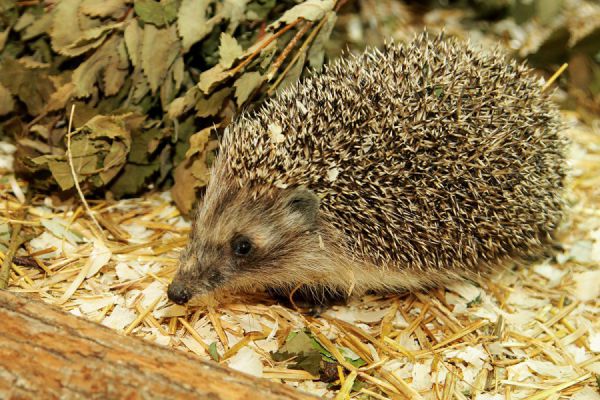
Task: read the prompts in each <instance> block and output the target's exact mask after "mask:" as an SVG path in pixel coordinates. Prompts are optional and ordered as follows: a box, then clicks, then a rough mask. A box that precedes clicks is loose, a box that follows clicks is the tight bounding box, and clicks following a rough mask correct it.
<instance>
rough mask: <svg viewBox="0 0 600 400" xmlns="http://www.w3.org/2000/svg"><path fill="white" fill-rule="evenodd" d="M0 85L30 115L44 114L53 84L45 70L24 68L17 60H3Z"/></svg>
mask: <svg viewBox="0 0 600 400" xmlns="http://www.w3.org/2000/svg"><path fill="white" fill-rule="evenodd" d="M0 70H1V71H2V73H1V74H0V84H2V85H3V86H4V87H5V88H6V89H8V90H9V91H10V93H11V94H12V95H13V96H16V97H18V98H19V100H21V101H22V102H23V103H25V105H26V106H27V110H28V112H29V113H30V114H31V115H39V114H41V113H42V112H44V109H45V105H46V103H47V102H48V99H49V98H50V96H51V95H52V93H53V92H54V84H53V83H52V80H50V79H49V77H48V72H47V71H46V70H45V69H39V68H26V67H24V65H23V64H21V63H20V62H19V61H17V60H13V59H10V58H5V59H4V60H3V61H2V63H0Z"/></svg>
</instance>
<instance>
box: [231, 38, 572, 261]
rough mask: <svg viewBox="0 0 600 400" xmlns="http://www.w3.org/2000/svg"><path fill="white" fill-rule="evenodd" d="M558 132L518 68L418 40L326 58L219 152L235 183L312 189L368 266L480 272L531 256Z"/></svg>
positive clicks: (551, 210) (551, 184) (544, 233)
mask: <svg viewBox="0 0 600 400" xmlns="http://www.w3.org/2000/svg"><path fill="white" fill-rule="evenodd" d="M559 126H560V123H559V117H558V113H557V111H556V109H555V107H554V106H553V105H552V104H551V103H550V101H549V99H548V96H547V95H544V94H543V93H542V91H541V84H540V82H538V81H537V80H536V79H535V77H533V76H532V75H531V71H530V70H529V69H528V68H526V67H524V66H522V65H518V64H516V63H515V62H514V61H506V60H505V59H504V58H503V57H502V56H501V55H499V54H495V53H482V52H477V51H474V50H472V49H470V48H468V47H467V46H466V45H464V44H462V43H458V42H455V41H454V40H448V39H442V38H441V37H437V38H435V39H432V40H431V39H429V38H428V37H427V35H426V34H423V35H420V36H419V37H417V38H416V39H415V40H414V41H413V42H412V43H410V44H409V45H405V46H398V45H388V46H387V47H386V48H385V49H384V50H383V51H377V50H374V51H370V52H366V53H364V54H363V55H361V56H358V57H356V58H350V59H348V60H340V61H338V62H335V63H333V64H331V65H330V66H328V67H326V68H325V72H324V73H323V74H322V75H319V76H315V77H311V78H308V79H306V80H305V81H303V82H301V83H300V84H299V85H297V86H295V87H294V88H292V89H290V90H288V91H286V92H285V93H284V94H282V95H281V96H280V97H279V98H277V99H275V100H273V101H270V102H268V103H267V104H266V105H265V106H264V107H263V108H262V109H261V110H260V111H258V112H257V113H255V114H252V115H247V116H243V117H241V118H240V119H238V120H237V122H236V123H234V125H233V126H232V127H231V128H230V129H231V131H230V132H229V134H228V135H227V136H226V140H225V142H224V146H225V154H226V160H227V162H226V163H227V166H228V168H229V169H230V170H231V172H232V173H233V174H234V175H235V177H236V178H237V179H239V180H240V181H243V182H245V183H246V184H261V185H262V184H269V185H276V186H279V187H285V186H295V185H305V186H307V187H308V188H310V189H312V190H314V191H315V192H317V193H318V194H319V195H320V196H321V197H322V210H323V216H324V218H325V219H326V221H328V222H329V223H331V224H333V225H334V226H336V227H337V228H339V229H340V230H342V231H343V232H345V234H346V236H347V240H348V246H349V247H350V248H351V249H352V250H353V251H355V252H356V254H360V255H364V257H365V258H366V259H368V260H370V261H372V262H374V263H375V264H378V265H380V264H381V265H396V266H397V267H398V268H406V267H409V268H418V269H428V268H434V269H443V268H448V269H469V270H478V269H479V268H481V267H482V266H485V265H488V264H495V263H496V262H497V261H498V260H499V259H501V258H505V257H508V256H525V255H531V254H532V253H535V252H536V251H538V250H539V249H540V248H541V247H542V245H543V243H544V241H546V239H547V238H548V235H549V234H550V233H551V232H552V231H553V230H554V229H555V227H556V226H557V224H558V223H559V220H560V215H561V213H560V209H561V205H562V200H561V189H562V182H563V176H564V173H563V163H564V157H563V147H564V144H563V140H562V139H561V138H560V136H559V134H558V131H559Z"/></svg>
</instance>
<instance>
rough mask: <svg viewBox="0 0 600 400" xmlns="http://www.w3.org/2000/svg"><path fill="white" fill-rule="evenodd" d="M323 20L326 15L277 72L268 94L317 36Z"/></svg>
mask: <svg viewBox="0 0 600 400" xmlns="http://www.w3.org/2000/svg"><path fill="white" fill-rule="evenodd" d="M325 21H327V17H326V16H325V17H323V18H322V19H321V21H319V24H318V25H317V26H316V27H315V29H313V30H312V32H310V35H308V37H307V38H306V40H305V41H304V43H302V46H300V49H298V51H297V52H296V54H294V58H292V60H291V61H290V62H289V64H288V65H287V66H286V67H285V69H284V70H283V72H282V73H281V74H279V76H278V77H277V80H276V81H275V82H274V83H273V85H271V87H270V88H269V90H268V91H267V94H268V95H271V94H272V93H273V92H274V91H275V90H276V89H277V87H278V86H279V84H280V83H281V81H283V78H285V76H286V75H287V74H288V72H290V69H292V67H293V66H294V64H296V62H298V59H299V58H300V55H302V54H303V53H304V52H305V51H306V48H307V47H308V46H309V45H310V43H311V42H312V41H313V40H314V38H315V37H316V36H317V34H318V33H319V31H320V30H321V28H322V27H323V25H325Z"/></svg>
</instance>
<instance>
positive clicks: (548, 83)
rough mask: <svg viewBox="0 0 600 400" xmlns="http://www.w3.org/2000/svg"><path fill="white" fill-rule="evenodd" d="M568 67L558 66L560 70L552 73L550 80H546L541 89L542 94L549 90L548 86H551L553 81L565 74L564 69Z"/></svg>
mask: <svg viewBox="0 0 600 400" xmlns="http://www.w3.org/2000/svg"><path fill="white" fill-rule="evenodd" d="M568 66H569V64H567V63H564V64H563V65H561V66H560V68H559V69H558V70H557V71H556V72H555V73H554V75H552V76H551V77H550V79H548V82H546V83H545V84H544V86H543V87H542V93H544V92H545V91H546V90H548V89H549V88H550V86H552V84H553V83H554V81H555V80H557V79H558V77H559V76H560V75H561V74H562V73H563V72H565V69H567V67H568Z"/></svg>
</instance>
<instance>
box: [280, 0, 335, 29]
mask: <svg viewBox="0 0 600 400" xmlns="http://www.w3.org/2000/svg"><path fill="white" fill-rule="evenodd" d="M334 5H335V2H334V1H333V0H307V1H304V2H302V3H300V4H298V5H297V6H294V7H292V8H290V9H289V10H287V11H286V12H285V13H284V14H283V15H282V16H281V17H280V18H279V19H278V20H277V21H275V22H273V23H272V24H271V27H274V26H278V25H280V24H281V23H284V24H289V23H292V22H294V21H296V20H297V19H298V18H303V19H305V20H308V21H317V20H320V19H321V18H323V16H324V15H325V13H327V12H328V11H331V10H333V6H334Z"/></svg>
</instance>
